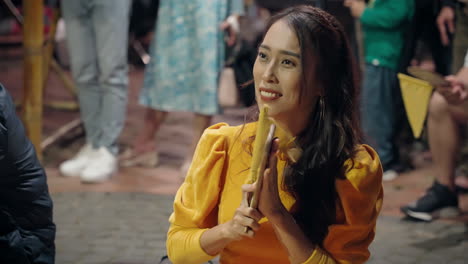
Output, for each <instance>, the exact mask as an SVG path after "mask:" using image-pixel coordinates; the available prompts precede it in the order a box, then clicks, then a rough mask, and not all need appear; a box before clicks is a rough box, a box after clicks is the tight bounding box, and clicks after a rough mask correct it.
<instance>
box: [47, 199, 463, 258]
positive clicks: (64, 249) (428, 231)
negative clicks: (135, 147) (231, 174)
mask: <svg viewBox="0 0 468 264" xmlns="http://www.w3.org/2000/svg"><path fill="white" fill-rule="evenodd" d="M53 199H54V202H55V214H54V217H55V221H56V223H57V230H58V232H57V239H56V243H57V263H58V264H68V263H70V264H72V263H73V264H81V263H82V264H93V263H96V264H98V263H115V264H117V263H120V264H146V263H148V264H150V263H157V260H159V259H160V258H161V256H162V255H163V254H164V253H165V238H166V231H167V228H168V222H167V219H168V217H169V215H170V213H171V211H172V199H173V196H172V195H156V194H146V193H115V192H114V193H106V192H98V193H90V192H88V193H74V192H68V193H57V194H53ZM467 248H468V228H467V226H466V225H465V224H463V223H448V222H437V221H436V222H432V223H414V222H408V221H402V220H401V219H400V218H399V217H394V216H382V217H380V219H379V221H378V226H377V235H376V238H375V241H374V243H373V244H372V246H371V248H370V250H371V253H372V257H371V259H370V261H369V262H368V263H372V264H386V263H398V264H405V263H408V264H418V263H425V264H436V263H451V264H462V263H466V262H464V261H466V260H467V259H468V251H467V250H466V249H467Z"/></svg>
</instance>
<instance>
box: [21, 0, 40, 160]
mask: <svg viewBox="0 0 468 264" xmlns="http://www.w3.org/2000/svg"><path fill="white" fill-rule="evenodd" d="M23 9H24V28H23V47H24V61H23V63H24V65H23V71H24V77H23V79H24V96H23V112H22V117H23V122H24V124H25V127H26V131H27V134H28V137H29V139H30V140H31V142H32V143H33V144H34V146H35V147H36V151H37V153H38V156H39V158H41V157H42V153H41V149H40V144H41V137H42V92H43V86H44V81H43V80H44V75H43V64H44V61H43V57H42V52H43V49H42V46H43V43H44V2H43V0H24V1H23Z"/></svg>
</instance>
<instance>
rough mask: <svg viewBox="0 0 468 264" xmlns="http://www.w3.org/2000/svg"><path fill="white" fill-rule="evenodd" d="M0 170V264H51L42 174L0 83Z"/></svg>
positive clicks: (52, 232) (51, 243) (47, 198)
mask: <svg viewBox="0 0 468 264" xmlns="http://www.w3.org/2000/svg"><path fill="white" fill-rule="evenodd" d="M0 168H1V171H0V263H54V256H55V245H54V239H55V225H54V223H53V221H52V200H51V198H50V196H49V191H48V187H47V181H46V174H45V171H44V169H43V168H42V166H41V164H40V163H39V160H38V159H37V156H36V152H35V150H34V146H33V145H32V143H31V142H30V141H29V139H28V138H27V136H26V133H25V129H24V127H23V124H22V123H21V121H20V119H19V118H18V116H17V115H16V110H15V105H14V103H13V100H12V98H11V96H10V95H9V93H8V91H7V90H6V89H5V88H4V87H3V86H2V85H1V84H0ZM31 259H34V261H33V262H29V260H31ZM23 260H25V262H23Z"/></svg>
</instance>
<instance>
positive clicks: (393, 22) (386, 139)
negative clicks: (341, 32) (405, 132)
mask: <svg viewBox="0 0 468 264" xmlns="http://www.w3.org/2000/svg"><path fill="white" fill-rule="evenodd" d="M344 5H345V6H346V7H348V8H349V9H350V12H351V14H352V15H353V17H355V18H357V19H359V21H360V22H361V24H362V30H363V35H364V39H363V44H364V60H365V72H364V82H363V85H362V92H361V93H362V98H361V119H362V126H363V127H362V128H363V131H364V133H365V135H366V137H367V140H368V142H369V143H370V144H371V145H372V146H373V147H375V148H376V149H377V152H378V153H379V156H380V158H381V161H382V164H383V169H384V180H392V179H394V178H395V177H396V176H398V170H399V169H400V165H399V158H398V149H397V147H396V144H395V141H394V138H395V132H396V127H397V126H396V125H397V124H396V123H397V114H398V107H399V101H400V94H399V90H398V89H399V86H398V81H397V71H398V66H399V63H400V60H401V57H402V51H403V46H404V42H405V39H404V36H405V32H406V30H407V29H408V27H409V24H410V22H411V19H412V16H413V14H414V1H408V0H370V1H369V2H368V4H367V5H366V3H365V2H364V1H363V0H345V2H344Z"/></svg>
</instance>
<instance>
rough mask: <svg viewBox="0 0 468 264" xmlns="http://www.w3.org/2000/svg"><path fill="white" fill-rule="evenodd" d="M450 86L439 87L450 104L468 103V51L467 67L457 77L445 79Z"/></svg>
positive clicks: (467, 56) (467, 57)
mask: <svg viewBox="0 0 468 264" xmlns="http://www.w3.org/2000/svg"><path fill="white" fill-rule="evenodd" d="M445 79H446V80H447V81H449V83H450V85H449V86H439V87H437V91H438V92H439V93H440V94H441V95H442V96H444V98H445V99H446V100H447V102H448V103H449V104H453V105H457V104H461V103H463V102H466V101H468V51H467V54H466V56H465V65H464V66H463V67H462V68H461V69H460V71H458V73H457V74H456V75H450V76H447V77H446V78H445Z"/></svg>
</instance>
